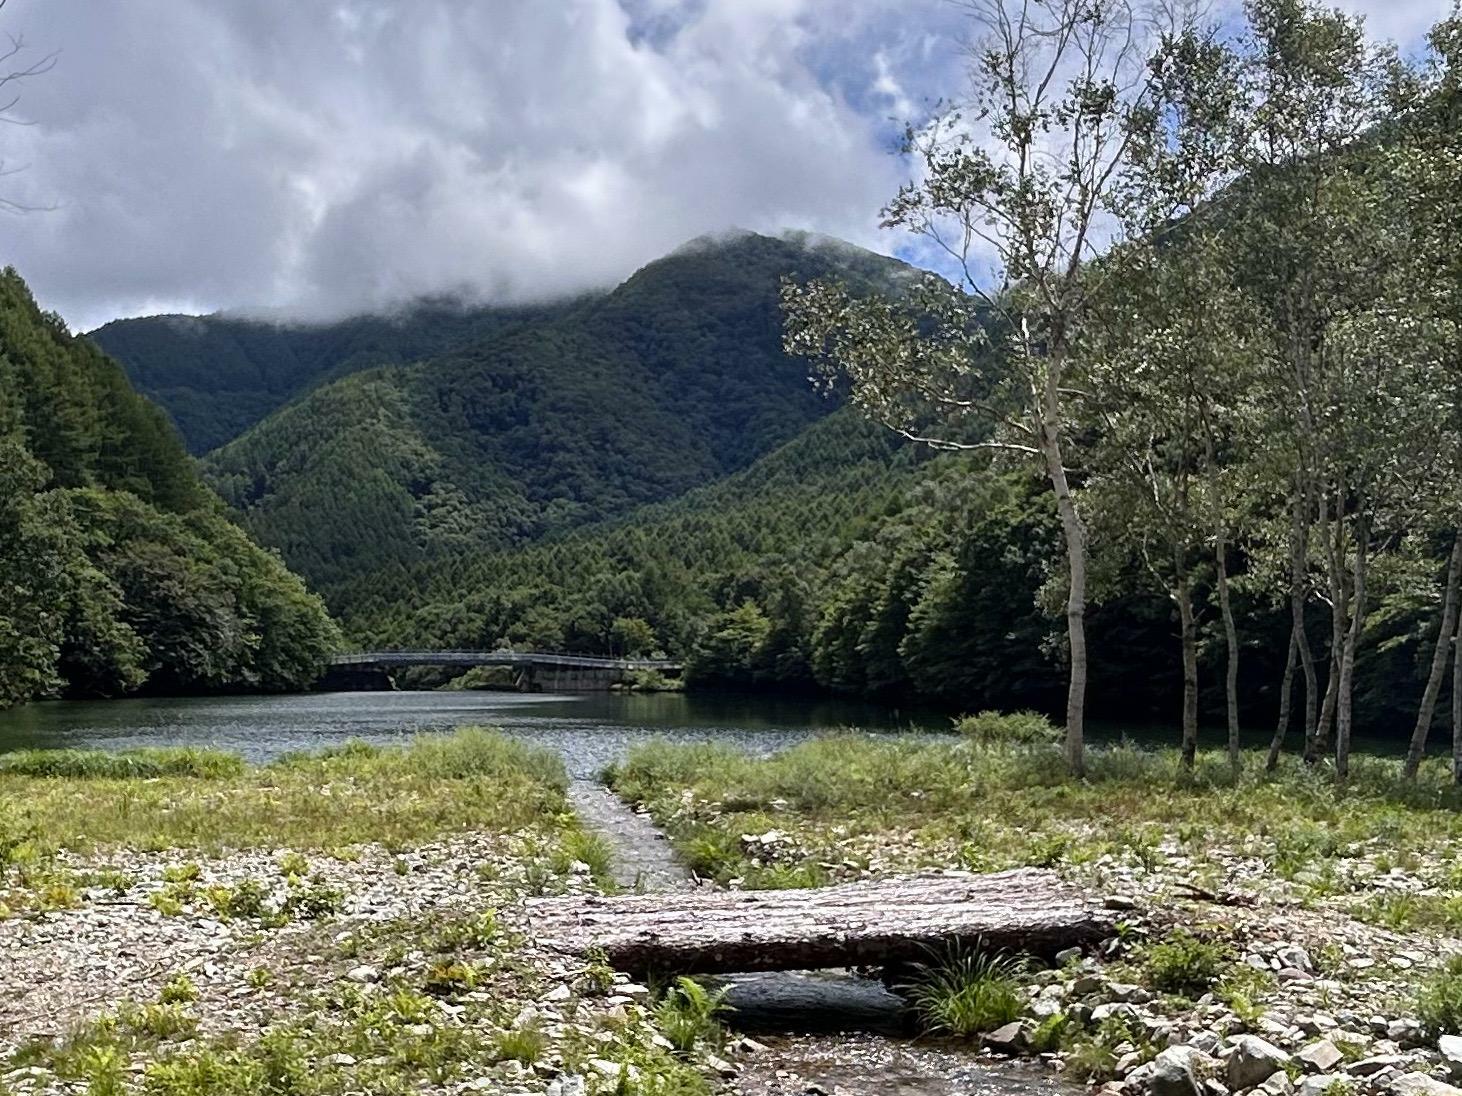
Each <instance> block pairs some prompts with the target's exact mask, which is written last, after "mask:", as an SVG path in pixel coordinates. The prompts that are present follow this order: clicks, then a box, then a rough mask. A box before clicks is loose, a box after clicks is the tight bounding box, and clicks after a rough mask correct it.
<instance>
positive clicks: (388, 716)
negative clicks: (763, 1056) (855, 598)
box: [0, 692, 949, 779]
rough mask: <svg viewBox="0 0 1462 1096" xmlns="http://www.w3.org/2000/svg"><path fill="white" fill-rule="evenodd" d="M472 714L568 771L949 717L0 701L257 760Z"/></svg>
mask: <svg viewBox="0 0 1462 1096" xmlns="http://www.w3.org/2000/svg"><path fill="white" fill-rule="evenodd" d="M475 724H481V725H487V726H494V727H501V728H502V729H503V730H504V731H505V732H506V733H508V734H510V735H514V736H516V737H521V738H525V739H530V740H532V741H535V742H538V743H541V744H542V745H545V746H550V747H552V748H554V749H557V750H559V751H561V752H562V753H563V755H564V757H565V759H566V761H567V762H568V765H569V769H570V772H571V774H572V775H573V776H575V777H577V778H580V779H586V778H592V777H593V776H595V775H596V774H597V773H598V772H599V771H600V770H602V769H603V768H604V766H606V765H608V764H609V763H611V762H613V761H615V760H616V759H618V758H620V757H622V756H623V754H624V752H625V750H627V749H628V748H629V747H630V746H632V745H634V744H635V743H637V742H641V741H644V740H645V739H648V738H654V737H663V738H668V739H671V740H674V741H678V742H707V741H716V742H724V743H728V744H732V745H736V746H739V747H742V748H745V749H748V750H751V751H754V752H757V753H762V752H770V751H773V750H778V749H782V748H784V747H786V746H789V745H792V744H793V743H796V742H800V741H803V740H805V739H808V738H811V737H815V736H816V735H819V734H827V733H833V732H836V731H838V730H842V729H845V728H847V727H858V728H860V729H863V730H868V731H875V732H885V733H894V732H900V731H929V730H944V729H946V728H948V726H949V721H948V719H947V718H944V717H942V716H939V715H937V714H930V713H927V712H922V713H921V712H913V713H906V712H902V711H899V710H897V709H891V708H886V707H879V706H877V705H870V704H856V703H851V702H849V703H840V702H836V701H826V700H812V699H803V698H790V699H789V698H772V697H767V696H741V695H705V694H695V695H686V694H681V693H655V694H642V695H625V694H619V693H591V694H583V695H578V696H559V695H550V694H543V695H525V694H522V693H437V692H421V693H312V694H305V695H297V696H264V697H196V698H195V697H188V698H150V699H140V700H103V701H55V702H48V703H42V704H30V705H26V706H25V707H22V708H16V709H14V710H12V711H9V712H0V750H9V749H22V748H25V747H32V746H34V747H58V746H75V747H86V748H94V749H108V750H115V749H126V748H128V747H133V746H172V745H188V746H211V747H215V748H218V749H224V750H232V751H235V752H237V753H240V754H242V755H244V757H246V758H248V759H249V760H251V761H266V760H268V759H270V758H273V757H277V756H278V755H280V754H282V753H290V752H294V751H300V750H318V749H321V748H324V747H326V746H331V745H335V744H338V743H340V742H342V741H345V740H346V739H350V738H358V739H363V740H364V741H367V742H371V743H376V744H381V745H388V744H399V743H401V742H404V741H405V740H406V739H408V738H409V737H410V736H411V735H413V734H417V733H420V732H422V731H444V730H451V729H452V728H454V727H461V726H470V725H475Z"/></svg>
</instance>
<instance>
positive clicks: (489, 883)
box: [0, 732, 721, 1096]
mask: <svg viewBox="0 0 1462 1096" xmlns="http://www.w3.org/2000/svg"><path fill="white" fill-rule="evenodd" d="M568 786H569V785H568V780H567V777H566V774H565V772H564V769H563V766H562V763H561V761H560V760H559V759H558V758H557V757H555V756H554V755H552V754H550V753H548V752H546V751H542V750H536V749H532V748H529V747H526V746H523V745H522V744H519V743H514V742H511V741H509V740H506V739H503V738H501V737H498V736H496V735H491V734H487V733H485V732H464V733H461V734H457V735H454V736H451V737H447V738H432V739H424V740H421V741H419V742H417V743H416V744H414V745H413V746H412V747H411V748H410V749H406V750H400V751H382V750H375V749H370V748H367V747H364V746H359V745H357V746H352V747H347V748H344V749H341V750H337V751H335V752H333V753H331V754H329V755H326V756H317V757H310V758H294V759H287V760H283V761H280V762H276V763H274V764H270V765H265V766H260V767H246V766H244V765H242V764H241V763H240V762H239V761H238V760H237V759H236V758H231V757H229V756H227V755H219V754H212V753H208V752H206V751H177V750H156V751H148V752H145V753H141V754H131V755H123V756H117V755H107V754H96V753H89V752H75V753H71V752H58V751H50V752H36V753H25V754H12V755H8V756H6V757H5V758H4V759H3V761H0V803H3V804H4V808H3V826H0V833H3V840H0V861H3V872H0V897H3V901H4V903H5V906H6V910H5V913H6V916H5V917H4V919H3V920H0V1091H4V1092H7V1093H16V1094H20V1093H41V1092H47V1093H50V1092H57V1093H60V1092H67V1093H80V1092H84V1093H89V1094H93V1096H107V1094H118V1093H147V1094H157V1096H203V1094H219V1096H244V1094H246V1093H248V1094H253V1093H260V1092H269V1093H276V1094H301V1096H305V1094H310V1096H327V1094H336V1093H341V1094H343V1093H348V1092H369V1093H373V1094H374V1093H405V1092H419V1091H432V1092H491V1093H525V1094H527V1093H547V1092H555V1093H559V1094H561V1096H568V1094H569V1093H570V1092H572V1091H580V1092H582V1091H585V1087H584V1086H585V1084H586V1082H587V1091H589V1092H591V1093H592V1092H613V1091H625V1092H646V1093H654V1092H662V1093H667V1094H668V1093H686V1094H688V1096H692V1094H696V1093H703V1092H709V1091H710V1090H711V1088H712V1084H713V1081H714V1078H715V1077H716V1076H717V1073H716V1067H715V1065H714V1064H712V1061H713V1059H714V1054H713V1052H714V1051H717V1050H721V1045H720V1042H719V1040H718V1039H712V1038H710V1037H711V1036H713V1035H714V1034H715V1033H716V1032H717V1031H718V1029H717V1028H716V1026H715V1025H714V1023H713V1021H712V1020H711V1019H710V1018H709V1017H701V1018H699V1019H697V1017H696V1016H695V1015H694V1011H693V1010H692V1009H688V1008H687V1006H685V1005H684V1003H683V1002H679V1003H678V1001H677V999H674V998H671V999H669V1001H668V1003H667V1002H665V1001H662V1002H658V1003H657V1002H652V1001H651V1000H650V997H649V992H648V990H646V989H645V988H644V987H643V986H638V985H634V984H632V983H629V982H628V980H627V979H625V978H623V977H619V976H616V975H615V973H614V972H613V971H610V970H608V969H607V968H604V967H603V966H602V965H600V964H595V963H593V962H588V963H583V962H569V961H567V960H566V959H565V958H564V957H562V956H558V955H553V954H549V953H547V952H544V951H542V950H540V949H538V948H537V947H536V946H535V944H534V942H533V941H532V940H531V939H530V938H528V937H527V936H526V935H525V932H524V923H523V920H522V915H521V909H522V904H523V902H524V901H525V900H526V899H527V898H530V897H533V896H538V895H544V894H565V893H578V892H586V891H597V890H599V889H600V885H601V884H600V879H607V877H606V876H605V875H604V872H605V869H606V856H605V850H604V846H603V844H602V842H601V841H600V840H599V839H597V838H595V837H594V836H593V835H591V834H589V833H587V832H586V831H585V830H583V829H582V828H581V826H580V824H579V822H578V820H577V819H576V817H575V816H574V815H573V814H572V812H571V811H570V809H569V800H568V797H567V791H568ZM681 1012H685V1013H687V1015H686V1016H680V1015H679V1013H681ZM672 1021H679V1026H678V1027H677V1028H676V1030H677V1031H678V1032H679V1033H680V1036H681V1043H682V1045H681V1046H680V1047H677V1046H675V1045H673V1044H672V1043H670V1042H669V1041H667V1039H666V1038H665V1036H664V1035H663V1034H662V1031H663V1030H666V1028H667V1025H668V1024H670V1023H671V1022H672ZM621 1078H623V1083H622V1082H621ZM555 1086H556V1087H555Z"/></svg>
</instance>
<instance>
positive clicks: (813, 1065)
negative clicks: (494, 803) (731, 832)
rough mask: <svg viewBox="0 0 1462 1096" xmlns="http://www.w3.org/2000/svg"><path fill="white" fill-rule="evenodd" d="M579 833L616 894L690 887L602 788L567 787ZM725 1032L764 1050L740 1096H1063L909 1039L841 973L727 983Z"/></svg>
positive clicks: (670, 857)
mask: <svg viewBox="0 0 1462 1096" xmlns="http://www.w3.org/2000/svg"><path fill="white" fill-rule="evenodd" d="M570 798H571V800H572V801H573V804H574V808H575V810H577V811H578V813H579V816H580V817H581V818H582V819H583V820H584V822H585V824H586V825H587V826H589V827H590V828H591V829H593V830H595V831H597V832H598V833H600V834H601V835H603V836H604V837H605V839H606V840H608V842H609V843H610V845H611V846H612V848H613V851H614V859H613V867H612V871H613V878H614V882H615V883H616V885H618V886H619V887H621V888H622V889H624V890H630V891H637V892H654V891H666V890H684V889H688V888H691V887H694V886H695V885H696V883H695V881H694V879H693V878H692V876H691V874H690V872H689V871H687V870H686V868H685V865H684V864H682V863H681V862H680V860H679V859H678V858H677V857H676V855H675V851H674V849H673V848H672V847H671V844H670V841H669V839H668V838H667V837H666V836H665V834H664V833H663V832H662V831H660V830H659V829H658V828H656V826H655V825H654V823H652V822H651V821H650V820H649V819H648V818H646V817H645V816H644V815H641V814H638V813H636V812H635V811H633V810H631V809H630V808H629V807H628V806H626V805H625V804H624V803H623V802H621V801H620V800H619V799H618V798H617V797H616V796H615V795H614V794H613V793H611V792H610V791H609V790H608V789H606V788H604V787H603V786H602V785H600V784H597V783H594V782H592V781H587V780H576V781H574V783H573V785H572V786H571V788H570ZM720 981H721V983H722V984H723V985H725V986H727V988H728V989H729V993H728V994H727V997H726V1003H727V1005H728V1006H729V1011H728V1013H727V1016H726V1023H727V1026H728V1027H730V1028H731V1029H732V1030H734V1031H738V1032H741V1033H743V1034H745V1035H747V1036H750V1037H751V1038H753V1039H754V1041H755V1042H756V1043H758V1044H760V1045H761V1046H762V1047H763V1048H764V1049H763V1050H761V1051H759V1052H757V1053H755V1054H752V1055H749V1056H748V1057H747V1058H746V1059H744V1061H745V1062H746V1063H747V1068H746V1069H745V1071H744V1072H743V1073H742V1075H741V1077H740V1078H738V1081H737V1085H738V1088H739V1090H740V1092H742V1093H743V1094H745V1096H817V1094H819V1093H826V1094H828V1096H1015V1094H1017V1093H1026V1094H1033V1096H1041V1094H1051V1096H1056V1094H1060V1093H1072V1092H1077V1091H1080V1089H1078V1088H1076V1087H1075V1086H1071V1085H1063V1084H1062V1083H1060V1082H1059V1081H1058V1080H1057V1079H1056V1078H1055V1077H1053V1076H1052V1075H1051V1074H1050V1073H1049V1072H1048V1071H1045V1070H1042V1069H1041V1068H1040V1067H1039V1066H1033V1065H1030V1064H1028V1063H1009V1062H999V1061H991V1060H988V1059H983V1058H980V1057H979V1056H978V1055H977V1054H975V1053H973V1052H972V1051H970V1050H969V1049H968V1048H964V1047H959V1046H955V1045H952V1044H949V1043H940V1042H937V1041H926V1040H916V1039H914V1038H912V1037H911V1036H910V1034H909V1026H910V1025H909V1019H910V1018H909V1016H908V1013H907V1010H906V1009H905V1006H904V1001H903V999H902V998H901V997H899V996H898V995H897V994H894V993H891V992H890V991H889V990H888V989H887V988H886V987H885V986H884V985H883V983H882V982H879V981H877V980H875V979H872V978H864V977H859V976H858V975H856V974H853V973H851V972H849V971H841V970H829V971H788V972H784V973H774V974H741V975H732V976H730V977H727V978H724V979H721V980H720Z"/></svg>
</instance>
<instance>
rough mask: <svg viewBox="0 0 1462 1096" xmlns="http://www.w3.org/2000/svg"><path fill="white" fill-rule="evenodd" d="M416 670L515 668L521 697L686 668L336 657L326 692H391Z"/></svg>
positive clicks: (463, 656)
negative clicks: (394, 678) (406, 672)
mask: <svg viewBox="0 0 1462 1096" xmlns="http://www.w3.org/2000/svg"><path fill="white" fill-rule="evenodd" d="M412 666H448V667H457V668H460V669H462V670H464V671H465V670H469V669H472V668H474V667H477V666H511V667H514V668H515V669H516V670H517V673H516V674H515V684H516V686H517V688H518V689H519V691H521V692H531V693H538V692H603V691H605V690H608V689H611V688H613V687H614V686H615V685H618V684H621V683H623V682H624V681H625V680H626V679H627V678H628V677H629V675H630V674H632V673H635V672H643V671H647V670H654V671H657V672H659V673H661V674H664V675H665V676H666V677H679V676H680V672H681V670H682V668H683V665H682V663H680V662H678V661H676V660H674V659H665V658H601V657H597V656H594V655H566V654H549V653H546V652H538V651H464V650H452V651H428V650H387V651H355V652H349V653H345V654H338V655H335V656H334V657H333V658H332V659H331V660H330V668H329V670H328V671H327V672H326V674H325V677H324V678H323V679H322V681H321V685H320V687H321V688H325V689H331V688H337V689H342V688H349V689H379V688H392V687H394V686H393V683H392V682H391V679H390V675H391V672H392V671H393V670H403V669H407V668H409V667H412Z"/></svg>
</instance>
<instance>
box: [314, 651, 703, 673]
mask: <svg viewBox="0 0 1462 1096" xmlns="http://www.w3.org/2000/svg"><path fill="white" fill-rule="evenodd" d="M330 664H331V665H332V666H391V667H400V666H562V667H564V668H566V669H575V670H661V671H664V672H677V671H679V670H680V669H681V664H680V663H679V662H676V661H674V660H672V659H664V658H598V657H596V656H594V655H561V654H540V653H537V652H531V651H358V652H354V653H351V654H340V655H336V656H334V657H333V658H332V659H331V660H330Z"/></svg>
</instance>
